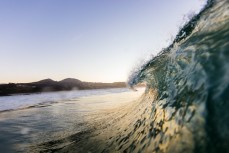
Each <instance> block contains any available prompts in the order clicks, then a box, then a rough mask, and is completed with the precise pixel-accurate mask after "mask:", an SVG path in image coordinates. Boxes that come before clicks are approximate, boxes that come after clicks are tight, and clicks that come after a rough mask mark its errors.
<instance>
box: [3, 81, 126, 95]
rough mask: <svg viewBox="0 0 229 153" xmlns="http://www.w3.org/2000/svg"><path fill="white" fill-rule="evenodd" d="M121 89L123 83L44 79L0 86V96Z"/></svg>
mask: <svg viewBox="0 0 229 153" xmlns="http://www.w3.org/2000/svg"><path fill="white" fill-rule="evenodd" d="M122 87H126V83H125V82H114V83H101V82H83V81H80V80H78V79H74V78H67V79H64V80H61V81H54V80H52V79H44V80H40V81H37V82H31V83H9V84H0V96H7V95H12V94H19V93H36V92H49V91H68V90H85V89H104V88H122Z"/></svg>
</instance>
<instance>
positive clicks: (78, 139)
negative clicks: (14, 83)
mask: <svg viewBox="0 0 229 153" xmlns="http://www.w3.org/2000/svg"><path fill="white" fill-rule="evenodd" d="M127 82H128V85H129V86H130V88H131V89H133V90H129V89H105V90H93V91H88V92H90V94H89V93H87V91H86V93H83V92H85V91H79V92H82V93H76V92H78V91H71V92H63V94H62V92H61V93H45V94H40V95H17V97H15V96H16V95H15V96H11V97H2V98H1V99H0V105H1V106H0V109H1V113H0V151H2V152H61V153H62V152H63V153H66V152H67V153H229V2H228V0H208V1H207V4H206V6H205V7H204V8H203V9H202V10H201V11H200V12H199V13H198V14H197V15H195V16H193V17H192V18H191V19H190V21H189V22H187V23H186V24H185V25H184V26H183V27H182V28H181V29H180V31H179V32H178V34H177V35H176V37H175V39H174V40H173V42H172V43H171V44H170V45H169V46H168V47H166V48H164V49H162V51H161V52H160V53H159V54H158V55H157V56H155V57H152V58H151V59H150V60H147V61H145V62H144V63H143V64H142V65H141V66H139V67H138V68H136V70H134V71H133V73H132V74H131V75H130V76H129V79H128V81H127ZM139 83H144V84H146V88H145V89H140V90H138V89H137V91H135V92H134V89H135V88H136V87H135V86H136V85H137V84H139ZM81 95H83V96H81Z"/></svg>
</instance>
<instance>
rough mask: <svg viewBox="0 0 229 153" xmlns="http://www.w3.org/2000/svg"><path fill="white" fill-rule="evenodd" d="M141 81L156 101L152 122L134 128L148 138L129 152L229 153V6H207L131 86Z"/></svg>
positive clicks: (223, 0)
mask: <svg viewBox="0 0 229 153" xmlns="http://www.w3.org/2000/svg"><path fill="white" fill-rule="evenodd" d="M141 82H145V83H146V84H147V86H148V90H149V91H150V90H152V89H154V90H156V91H157V96H156V98H155V99H154V100H152V101H151V102H152V103H151V112H150V113H149V116H150V117H149V118H148V119H147V121H146V120H145V119H144V118H141V119H140V121H139V123H140V125H139V126H138V127H137V129H135V133H136V135H138V134H139V133H140V131H141V130H143V131H144V132H145V134H144V138H143V139H142V140H141V138H139V137H138V138H137V139H136V140H133V144H131V145H130V146H128V147H127V148H126V149H127V150H128V152H132V151H134V152H138V151H140V152H150V151H154V152H229V111H228V109H229V2H228V1H227V0H221V1H220V0H218V1H208V3H207V5H206V7H205V8H204V9H203V10H202V11H201V12H200V13H199V14H198V15H197V16H195V17H193V18H192V19H191V21H190V22H189V23H187V24H186V25H185V26H184V27H183V28H182V29H181V31H180V32H179V33H178V35H177V36H176V39H175V40H174V42H173V43H172V44H171V45H170V46H169V47H168V48H166V49H164V50H163V51H162V52H161V53H160V54H159V55H158V56H157V57H155V58H153V59H152V60H150V61H149V62H148V63H146V64H145V65H143V66H142V68H141V70H140V71H138V72H135V73H134V74H132V76H130V79H129V81H128V83H129V85H130V86H134V85H135V84H137V83H141ZM145 124H147V125H145ZM148 124H149V125H148ZM146 126H147V128H146ZM140 129H141V130H140ZM136 146H141V147H140V148H138V149H139V150H138V151H137V150H135V149H136Z"/></svg>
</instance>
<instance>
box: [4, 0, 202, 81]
mask: <svg viewBox="0 0 229 153" xmlns="http://www.w3.org/2000/svg"><path fill="white" fill-rule="evenodd" d="M204 4H205V1H204V0H192V1H190V0H0V83H9V82H15V83H18V82H32V81H38V80H41V79H46V78H51V79H53V80H61V79H64V78H77V79H80V80H82V81H91V82H116V81H126V79H127V78H128V75H129V74H130V71H131V70H132V69H133V68H134V67H135V65H136V63H138V61H141V60H144V59H147V58H148V57H150V56H151V55H156V54H157V53H158V52H159V51H160V49H161V48H164V47H167V45H168V44H169V43H170V42H171V38H172V37H174V36H175V35H176V33H177V32H178V29H179V27H180V26H181V25H182V23H184V21H186V20H187V19H186V18H187V16H189V15H190V14H192V13H193V12H198V11H199V10H200V9H201V8H202V7H203V6H204Z"/></svg>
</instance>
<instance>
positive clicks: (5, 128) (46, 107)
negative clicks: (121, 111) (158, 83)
mask: <svg viewBox="0 0 229 153" xmlns="http://www.w3.org/2000/svg"><path fill="white" fill-rule="evenodd" d="M143 93H144V88H138V89H137V91H135V90H131V89H128V88H112V89H95V90H74V91H62V92H48V93H36V94H28V95H13V96H5V97H0V110H1V112H0V152H3V153H7V152H53V151H58V150H60V149H63V148H64V147H67V146H69V145H70V144H73V143H75V142H76V140H75V138H76V139H80V136H81V135H82V133H85V132H88V131H89V130H91V128H92V125H93V123H94V122H95V120H101V119H102V118H104V116H103V115H104V114H107V113H108V112H110V113H111V112H113V111H114V109H117V108H120V107H124V106H126V105H132V103H133V102H134V101H135V100H136V99H138V98H139V97H140V96H141V95H142V94H143ZM102 114H103V115H102ZM101 115H102V116H101ZM83 135H84V134H83ZM81 140H83V141H84V139H83V138H82V139H81ZM72 151H73V152H74V150H72Z"/></svg>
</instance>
